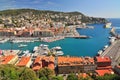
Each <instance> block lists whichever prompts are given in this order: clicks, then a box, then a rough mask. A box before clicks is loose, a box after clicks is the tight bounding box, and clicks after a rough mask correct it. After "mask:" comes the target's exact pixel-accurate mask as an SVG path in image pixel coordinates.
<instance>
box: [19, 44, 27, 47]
mask: <svg viewBox="0 0 120 80" xmlns="http://www.w3.org/2000/svg"><path fill="white" fill-rule="evenodd" d="M26 46H27V45H25V44H20V45H19V46H18V47H26Z"/></svg>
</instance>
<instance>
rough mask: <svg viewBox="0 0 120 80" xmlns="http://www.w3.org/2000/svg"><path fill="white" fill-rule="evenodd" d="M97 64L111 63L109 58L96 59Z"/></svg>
mask: <svg viewBox="0 0 120 80" xmlns="http://www.w3.org/2000/svg"><path fill="white" fill-rule="evenodd" d="M96 59H97V62H111V60H110V58H109V57H96Z"/></svg>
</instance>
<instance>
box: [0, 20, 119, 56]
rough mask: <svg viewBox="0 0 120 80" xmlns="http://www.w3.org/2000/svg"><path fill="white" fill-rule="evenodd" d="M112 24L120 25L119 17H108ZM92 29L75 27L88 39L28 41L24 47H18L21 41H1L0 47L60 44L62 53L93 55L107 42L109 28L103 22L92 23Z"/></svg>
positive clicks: (22, 48) (26, 47)
mask: <svg viewBox="0 0 120 80" xmlns="http://www.w3.org/2000/svg"><path fill="white" fill-rule="evenodd" d="M110 21H111V22H112V26H117V27H118V26H119V27H120V19H110ZM90 26H94V29H77V31H78V32H79V33H80V34H81V35H87V36H90V37H91V38H89V39H74V38H65V39H63V40H59V41H55V42H51V43H45V42H29V43H22V44H26V45H27V46H25V47H21V48H20V47H18V46H19V45H20V44H21V43H12V44H11V43H10V42H6V43H2V44H0V49H20V50H30V51H32V50H33V48H34V47H35V46H39V45H40V44H47V45H49V48H52V47H55V46H61V47H62V50H63V52H64V55H70V56H95V55H96V54H97V52H98V51H99V50H101V49H103V47H104V46H105V45H107V44H109V38H108V37H109V36H110V34H109V32H110V29H109V28H103V26H104V24H92V25H90Z"/></svg>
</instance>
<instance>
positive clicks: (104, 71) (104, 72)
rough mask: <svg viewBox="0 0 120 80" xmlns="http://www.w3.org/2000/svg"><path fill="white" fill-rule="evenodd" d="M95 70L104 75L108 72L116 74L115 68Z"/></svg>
mask: <svg viewBox="0 0 120 80" xmlns="http://www.w3.org/2000/svg"><path fill="white" fill-rule="evenodd" d="M95 72H96V73H97V74H98V75H99V76H104V75H105V74H106V73H107V74H114V72H113V70H111V69H104V70H95Z"/></svg>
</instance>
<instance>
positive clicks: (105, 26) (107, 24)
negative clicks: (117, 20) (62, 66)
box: [104, 22, 112, 28]
mask: <svg viewBox="0 0 120 80" xmlns="http://www.w3.org/2000/svg"><path fill="white" fill-rule="evenodd" d="M111 25H112V23H110V22H108V23H106V24H105V25H104V28H111Z"/></svg>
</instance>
